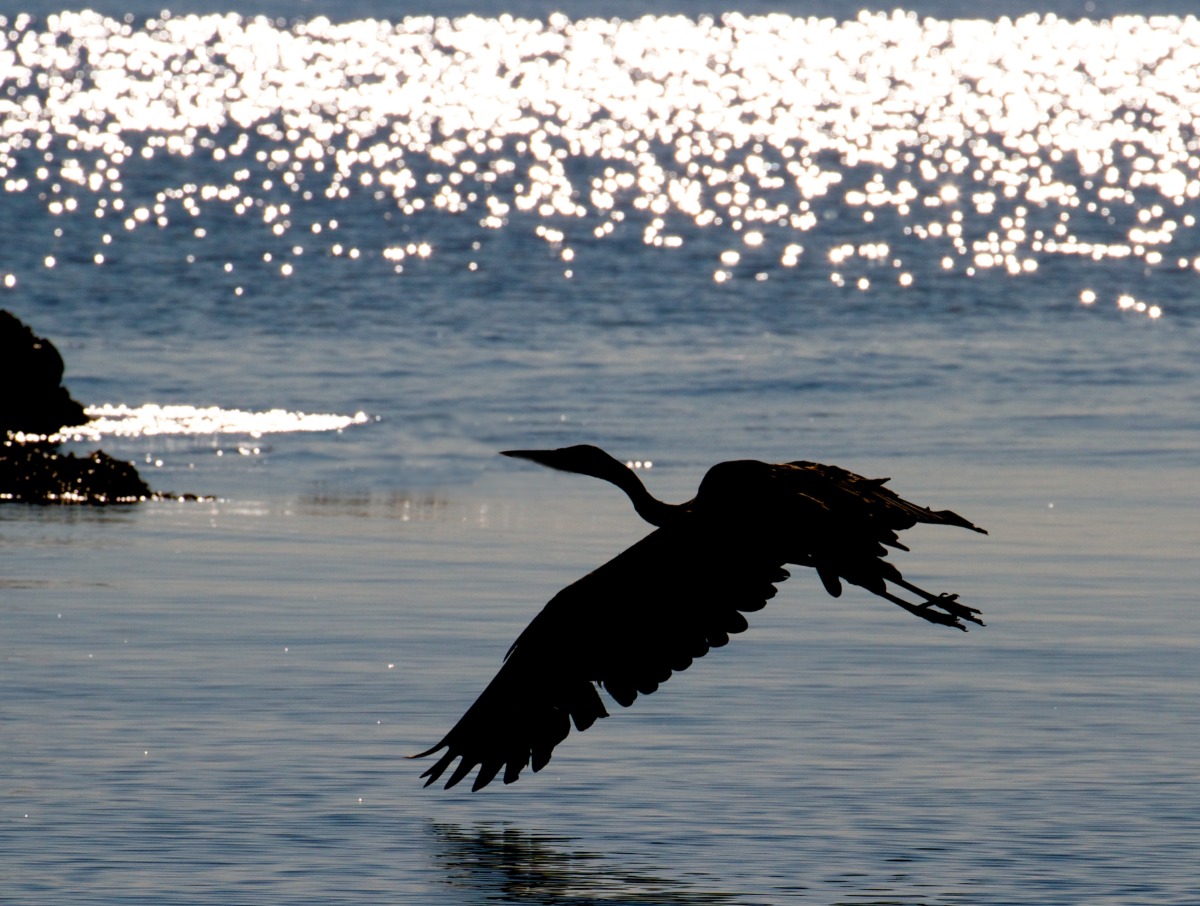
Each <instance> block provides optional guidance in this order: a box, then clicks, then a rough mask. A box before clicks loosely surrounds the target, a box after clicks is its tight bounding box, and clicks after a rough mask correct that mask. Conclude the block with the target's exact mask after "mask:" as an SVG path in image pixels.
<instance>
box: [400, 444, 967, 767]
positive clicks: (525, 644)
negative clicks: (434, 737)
mask: <svg viewBox="0 0 1200 906" xmlns="http://www.w3.org/2000/svg"><path fill="white" fill-rule="evenodd" d="M505 455H506V456H514V457H517V458H519V459H528V460H530V461H532V462H536V463H540V464H541V465H544V466H548V467H550V468H552V469H558V470H560V471H565V472H576V473H579V474H582V475H591V476H593V477H596V478H601V479H603V480H605V481H608V482H611V483H612V484H615V485H616V486H617V487H619V488H620V489H621V490H622V491H624V492H625V494H626V495H627V496H628V497H629V499H630V501H631V502H632V503H633V507H634V509H635V510H636V511H637V513H638V515H639V516H641V517H642V518H643V519H645V520H646V521H647V522H649V523H650V524H651V525H654V526H657V529H656V530H655V531H654V532H651V533H650V534H649V535H647V536H646V537H645V538H643V539H642V540H641V541H639V542H638V543H637V544H635V545H633V547H631V548H629V549H628V550H626V551H625V552H624V553H622V554H620V555H619V556H617V557H615V558H614V559H612V560H610V561H609V562H608V563H606V564H604V565H603V566H601V567H600V568H599V569H597V570H595V571H594V572H592V573H589V574H588V575H586V576H584V577H583V578H582V579H580V580H579V581H578V582H575V583H574V584H573V585H570V586H568V587H567V588H565V589H563V590H562V591H561V592H559V593H558V594H557V595H555V596H554V598H553V599H552V600H551V601H550V603H549V604H547V605H546V606H545V607H544V608H543V609H542V611H541V613H539V614H538V615H537V616H536V617H535V618H534V619H533V621H532V622H531V623H530V624H529V625H528V626H527V627H526V628H525V630H524V631H523V632H522V633H521V635H520V636H519V637H518V638H517V640H516V642H514V643H513V645H512V647H511V648H509V650H508V654H507V655H506V656H505V660H504V665H503V666H502V667H501V668H500V672H499V673H497V674H496V677H495V678H494V679H493V680H492V682H491V683H490V684H489V685H488V687H487V688H486V689H484V691H483V693H482V694H481V695H480V696H479V698H478V699H477V700H476V701H475V704H473V705H472V706H471V707H470V708H469V709H468V710H467V712H466V714H464V715H463V717H462V719H461V720H459V722H458V723H457V724H455V725H454V727H453V728H452V729H451V730H450V732H449V733H447V734H446V735H445V736H444V737H443V738H442V740H441V741H440V742H439V743H438V744H437V745H435V746H433V747H432V748H430V749H427V750H426V751H424V752H421V753H419V754H418V755H414V756H412V757H414V758H423V757H425V756H427V755H432V754H434V753H435V752H438V751H440V750H441V749H445V750H446V751H445V752H444V753H443V754H442V755H441V757H440V758H439V759H438V760H437V761H436V762H435V763H434V764H433V766H432V767H430V768H429V769H428V770H426V771H425V773H424V774H422V775H421V776H422V777H425V778H427V780H426V786H428V785H429V784H431V783H433V782H435V781H436V780H438V779H439V778H440V777H441V776H442V774H443V773H445V771H446V769H447V768H449V766H450V765H451V764H452V763H453V762H454V760H455V759H459V763H458V765H457V766H456V767H455V769H454V770H453V771H452V772H451V774H450V777H449V779H448V780H447V781H446V787H452V786H454V785H455V784H457V783H458V782H459V781H460V780H462V779H463V778H464V777H465V776H467V774H469V773H470V772H471V770H472V769H473V768H475V767H476V766H478V767H479V773H478V774H477V775H476V778H475V782H474V784H473V785H472V789H473V790H479V789H481V788H483V787H484V786H487V784H488V783H490V782H491V781H492V779H493V778H494V777H495V776H496V775H497V774H498V773H499V772H500V771H501V769H503V770H504V782H505V783H512V782H513V781H514V780H516V779H517V777H519V776H520V773H521V771H522V770H523V769H524V768H525V767H526V766H527V765H530V764H532V766H533V769H534V770H535V771H538V770H540V769H541V768H543V767H545V765H546V763H547V762H548V761H549V760H550V755H551V752H552V751H553V750H554V747H555V746H557V745H558V744H559V743H560V742H562V741H563V740H564V739H566V737H567V735H568V734H569V733H570V731H571V725H572V724H574V725H575V729H576V730H579V731H583V730H586V729H587V728H588V727H590V726H591V725H592V724H593V723H595V722H596V721H597V720H598V719H600V718H602V717H607V716H608V711H607V710H606V709H605V706H604V702H603V701H602V700H601V698H600V695H599V692H598V691H597V686H602V687H603V688H604V689H605V690H606V691H607V692H608V694H609V695H611V696H612V698H613V699H614V700H616V702H617V703H618V704H620V705H622V706H625V707H628V706H629V705H631V704H633V702H634V700H635V699H636V698H637V696H638V693H641V694H642V695H649V694H650V693H652V692H654V691H655V690H656V689H657V688H658V686H659V684H660V683H662V682H665V681H666V680H667V679H668V678H669V677H670V676H671V674H672V673H673V672H675V671H680V670H685V669H687V667H688V666H689V665H690V664H691V663H692V661H693V660H694V659H695V658H698V657H703V656H704V655H705V654H707V653H708V651H709V649H710V648H717V647H720V646H722V645H724V644H726V643H727V642H728V641H729V636H730V634H731V633H738V632H742V631H744V630H745V629H746V628H747V627H748V623H747V622H746V618H745V616H743V614H744V613H748V612H753V611H757V610H761V609H762V608H763V607H765V606H766V603H767V601H768V600H769V599H770V598H772V597H774V596H775V585H776V584H777V583H779V582H782V581H783V580H784V579H786V578H787V577H788V573H787V571H786V570H785V569H784V565H785V564H792V565H798V566H807V567H811V568H813V569H815V570H816V572H817V575H818V577H820V579H821V582H822V584H823V585H824V586H825V589H826V591H828V592H829V594H831V595H833V596H834V597H837V596H839V595H840V594H841V593H842V582H843V580H844V581H846V582H849V583H851V584H852V585H858V586H860V587H862V588H865V589H866V590H867V591H870V592H872V593H873V594H876V595H878V596H879V597H881V598H884V599H885V600H887V601H890V602H892V603H893V604H896V605H898V606H899V607H901V608H903V609H904V610H906V611H908V612H909V613H911V614H913V615H915V616H918V617H920V618H922V619H924V620H928V621H929V622H931V623H937V624H940V625H943V626H952V627H954V628H957V629H961V630H963V631H964V632H965V631H966V629H967V627H966V625H965V624H966V623H974V624H977V625H980V626H982V625H983V621H982V620H981V619H980V618H979V613H980V612H979V611H978V610H977V609H975V608H974V607H968V606H967V605H965V604H962V603H960V602H959V600H958V595H953V594H932V593H930V592H927V591H925V590H924V589H922V588H920V587H919V586H917V585H914V584H912V583H911V582H908V581H906V580H905V579H904V577H903V576H902V575H901V574H900V570H898V569H897V568H896V567H895V566H893V565H892V563H891V562H889V561H888V560H885V559H884V557H885V555H886V554H887V547H891V548H895V549H897V550H908V548H907V547H905V546H904V545H903V544H901V543H900V540H899V538H898V536H897V532H899V531H902V530H904V529H908V528H911V527H912V526H914V525H916V524H917V523H927V524H932V525H955V526H960V527H962V528H967V529H971V530H973V531H976V532H981V533H984V534H986V532H984V530H983V529H981V528H979V527H978V526H976V525H973V524H972V523H970V522H968V521H967V520H966V519H964V518H963V517H961V516H959V515H958V514H957V513H953V512H951V511H950V510H931V509H928V508H926V507H922V506H917V505H916V504H914V503H910V502H909V501H907V500H905V499H903V498H902V497H900V496H899V495H897V494H896V493H894V492H893V491H891V490H889V489H887V488H886V487H884V484H885V483H886V482H887V481H888V479H886V478H876V479H872V478H863V477H862V476H861V475H855V474H854V473H853V472H847V471H846V470H845V469H840V468H838V467H837V466H827V465H822V464H820V463H813V462H790V463H780V464H770V463H764V462H756V461H753V460H741V461H736V462H723V463H718V464H717V465H715V466H713V467H712V468H711V469H709V471H708V474H706V475H705V476H704V480H703V481H702V482H701V483H700V489H699V490H698V491H697V493H696V496H695V497H694V498H693V499H692V500H690V501H688V502H687V503H682V504H668V503H663V502H662V501H661V500H657V499H655V498H654V497H652V496H651V495H650V493H649V492H648V491H647V490H646V488H645V486H644V485H643V484H642V482H641V479H639V478H638V477H637V475H636V473H635V472H634V471H633V470H632V469H631V468H629V467H628V466H626V465H624V464H622V463H620V462H618V461H617V460H615V459H614V458H613V457H611V456H609V455H608V454H607V453H605V452H604V451H603V450H601V449H599V448H598V447H593V446H588V445H581V446H574V447H564V448H562V449H558V450H510V451H507V452H506V453H505ZM897 591H898V592H899V593H897ZM902 595H904V596H903V597H902ZM913 597H916V598H917V600H916V601H913V600H912V598H913Z"/></svg>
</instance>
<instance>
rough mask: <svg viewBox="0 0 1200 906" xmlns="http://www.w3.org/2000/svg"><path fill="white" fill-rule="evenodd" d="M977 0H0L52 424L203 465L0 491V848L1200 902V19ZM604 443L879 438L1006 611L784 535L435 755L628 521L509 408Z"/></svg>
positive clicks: (139, 858)
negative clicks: (292, 3) (132, 1)
mask: <svg viewBox="0 0 1200 906" xmlns="http://www.w3.org/2000/svg"><path fill="white" fill-rule="evenodd" d="M944 6H945V4H942V5H941V6H940V7H938V9H936V10H932V12H933V15H930V13H931V10H930V9H928V8H925V9H923V10H922V12H923V13H924V15H922V16H917V15H909V14H902V13H898V14H863V15H860V16H858V17H843V18H842V19H837V20H835V19H833V18H826V19H820V18H816V17H815V16H814V17H806V16H797V17H790V16H781V15H771V16H766V15H762V16H755V15H748V14H731V15H728V16H725V17H701V16H692V17H690V18H684V17H679V16H657V17H645V18H636V17H634V16H632V15H629V16H626V17H624V18H621V19H590V18H586V16H585V15H583V14H582V13H581V14H578V15H576V14H575V13H574V12H572V15H571V16H569V17H568V16H566V15H561V14H559V15H549V14H546V15H544V16H543V18H541V19H533V18H529V17H522V16H514V15H501V14H499V13H498V12H496V11H491V12H488V13H487V14H486V15H479V16H474V17H470V18H455V19H448V18H447V19H438V18H433V17H425V18H421V17H411V18H407V19H400V18H398V17H397V18H393V19H392V20H390V21H385V20H384V19H382V18H380V19H368V17H367V14H366V13H369V12H372V11H371V10H366V12H364V13H363V15H355V16H353V17H348V14H346V13H343V14H342V15H336V16H335V15H332V13H331V16H330V18H329V19H326V18H321V17H318V16H317V15H316V12H315V11H312V10H307V9H306V10H305V11H304V15H305V18H304V19H302V20H290V19H289V20H283V19H276V18H255V17H253V16H248V15H246V16H239V15H236V14H232V13H231V14H223V15H205V16H200V15H186V14H184V13H183V12H182V11H177V12H176V13H174V14H171V15H161V14H159V13H158V12H157V11H155V12H153V13H152V14H149V15H148V16H147V15H130V16H128V17H126V16H123V15H121V14H118V15H116V16H114V17H112V18H105V17H103V16H100V15H98V14H92V13H62V14H48V13H38V14H37V15H32V14H19V13H4V14H3V16H2V17H0V186H2V187H3V188H2V191H0V287H2V288H0V305H3V306H4V307H6V308H9V309H10V310H12V311H14V312H15V313H16V314H17V315H18V316H19V317H21V318H22V319H24V320H25V321H27V322H28V323H29V324H30V325H31V326H32V327H33V328H34V329H35V331H37V332H38V333H39V334H42V335H44V336H47V337H49V338H50V339H52V340H53V341H54V342H55V343H56V344H57V345H58V346H59V348H60V349H61V351H62V352H63V355H64V358H65V359H66V362H67V384H68V386H69V388H70V389H71V391H72V393H73V394H74V395H75V396H76V397H77V398H78V399H80V400H81V401H82V402H83V403H85V404H86V405H88V406H89V407H90V409H91V411H92V412H93V413H94V414H96V415H98V416H100V419H99V420H98V421H97V422H96V423H94V424H93V425H92V426H91V428H90V430H89V431H88V432H86V433H84V432H81V433H79V434H78V435H76V434H72V435H71V437H70V438H68V444H69V445H70V446H71V447H73V448H77V449H85V450H86V449H91V448H92V447H94V446H95V445H96V444H100V445H102V446H103V447H104V449H106V450H107V451H108V452H110V453H112V454H114V455H118V456H123V457H125V458H127V459H132V460H134V461H135V462H137V464H138V465H139V468H141V469H142V471H143V473H144V475H145V477H146V478H147V479H148V480H149V481H150V483H151V484H152V485H153V486H154V487H156V488H158V489H162V490H170V491H178V492H193V493H198V494H203V495H211V496H212V497H213V498H215V499H212V500H207V501H204V502H189V503H183V504H181V503H166V502H154V503H150V504H147V505H145V506H140V507H137V508H134V509H119V510H116V509H114V510H80V509H32V508H25V507H16V508H11V507H6V508H3V509H0V596H2V597H0V690H2V692H3V701H4V705H3V707H2V708H0V762H2V763H3V764H4V765H5V771H4V773H3V776H2V779H0V851H3V852H4V853H5V857H4V861H3V863H2V864H0V879H2V882H3V888H2V889H3V891H4V893H3V894H0V899H2V898H4V897H9V898H11V899H13V901H14V902H62V901H64V899H69V900H71V901H72V902H95V903H117V902H121V903H125V902H131V901H133V902H138V901H143V902H153V903H164V902H188V903H195V902H214V903H215V902H221V903H225V902H240V901H255V902H280V903H283V902H287V903H295V902H321V903H339V902H347V903H349V902H362V901H364V900H367V899H380V898H384V899H389V900H396V901H399V902H405V903H409V902H414V903H424V902H428V903H434V902H437V903H442V902H463V903H476V902H534V903H583V902H612V903H783V902H795V901H807V902H815V903H835V902H842V903H864V902H889V903H909V904H917V903H947V904H950V903H953V904H967V903H971V904H977V903H995V904H1013V903H1030V904H1033V903H1037V904H1048V903H1063V904H1067V903H1082V902H1087V903H1106V902H1108V903H1121V904H1128V903H1155V904H1158V903H1180V904H1183V903H1194V902H1197V901H1200V873H1198V872H1197V870H1196V869H1195V867H1194V866H1195V864H1196V863H1197V857H1198V856H1200V851H1198V850H1200V846H1198V841H1200V825H1198V823H1197V819H1196V816H1195V810H1194V808H1193V804H1194V802H1195V801H1196V800H1197V797H1198V794H1200V775H1198V773H1197V769H1196V765H1197V764H1198V763H1200V732H1198V730H1200V710H1198V709H1197V705H1196V699H1195V691H1196V688H1197V685H1198V683H1200V668H1198V667H1197V665H1198V664H1200V658H1197V650H1196V649H1197V641H1196V640H1197V637H1198V630H1200V621H1198V618H1197V615H1196V605H1195V592H1194V589H1195V587H1196V585H1197V580H1200V573H1198V570H1197V567H1196V565H1195V562H1196V561H1195V551H1196V548H1197V542H1200V533H1198V532H1197V529H1196V523H1195V508H1196V506H1195V505H1196V496H1197V494H1196V487H1197V484H1196V458H1197V453H1196V451H1197V440H1198V434H1200V432H1198V420H1197V416H1196V412H1197V411H1200V408H1198V407H1200V390H1198V385H1197V382H1196V367H1195V362H1196V357H1195V349H1196V348H1197V345H1198V343H1197V341H1198V339H1200V337H1198V336H1197V330H1198V325H1200V319H1198V317H1197V312H1198V311H1200V309H1198V307H1197V295H1198V293H1197V289H1196V287H1197V285H1198V281H1200V274H1198V273H1197V271H1198V270H1200V241H1198V238H1200V233H1198V230H1197V224H1196V217H1197V215H1198V214H1200V203H1198V196H1200V140H1198V138H1197V136H1196V134H1195V131H1194V127H1193V125H1192V123H1193V120H1194V118H1195V114H1194V111H1195V110H1196V108H1197V105H1198V104H1200V84H1198V83H1197V71H1200V70H1198V67H1197V66H1196V62H1197V60H1198V59H1200V24H1198V23H1197V20H1196V19H1194V18H1182V17H1146V16H1124V17H1120V18H1114V19H1111V20H1108V21H1101V20H1088V19H1080V18H1079V16H1080V15H1081V14H1082V11H1081V10H1078V9H1076V8H1075V7H1074V6H1070V5H1067V4H1064V5H1062V6H1060V8H1058V15H1057V16H1055V15H1046V16H1040V17H1029V16H1027V17H1016V18H1008V19H999V18H998V19H997V21H983V20H979V21H965V20H954V18H953V11H945V10H944V9H943V7H944ZM354 9H355V10H357V9H359V7H355V8H354ZM746 9H747V10H748V11H749V10H751V9H752V7H746ZM813 9H814V10H815V12H819V13H825V14H827V13H828V12H829V11H828V10H823V9H820V8H818V7H816V6H814V7H813ZM1119 11H1120V10H1114V12H1119ZM939 12H941V14H938V13H939ZM1107 12H1108V8H1107V7H1105V9H1102V10H1099V12H1096V14H1097V15H1100V14H1106V13H1107ZM376 14H377V15H381V13H378V12H376ZM273 15H275V13H273ZM581 440H586V441H590V442H596V443H600V444H602V445H604V446H606V447H608V448H609V449H611V450H612V451H613V452H614V453H616V454H617V455H618V456H620V457H622V458H629V459H630V460H638V461H641V462H642V467H641V468H642V473H643V476H644V477H645V479H646V481H647V483H648V484H649V485H650V487H651V490H652V491H654V492H655V493H657V494H659V495H661V496H663V497H664V498H667V499H671V500H681V499H685V498H686V497H687V496H689V495H690V494H691V493H692V491H693V490H694V488H695V486H696V483H697V482H698V481H699V479H700V477H701V476H702V474H703V471H704V469H705V468H706V467H707V466H708V465H709V464H711V463H713V462H716V461H718V460H721V459H725V458H733V457H745V456H754V457H758V458H763V459H769V460H780V459H795V458H809V459H820V460H824V461H829V462H836V463H839V464H841V465H843V466H846V467H848V468H852V469H855V470H856V471H860V472H863V473H866V474H872V475H885V474H890V475H892V477H893V486H894V487H896V489H897V490H899V491H900V492H901V493H903V494H905V495H906V496H909V497H911V498H912V499H915V500H917V501H919V502H921V503H927V504H930V505H933V506H936V507H952V508H953V509H955V510H957V511H959V512H962V513H963V514H964V515H966V516H967V517H968V518H970V519H972V520H974V521H977V522H978V523H980V524H982V525H984V526H986V527H987V528H988V529H989V530H990V531H991V535H989V536H988V537H987V538H981V537H972V536H969V535H968V533H957V534H956V533H954V532H951V531H948V530H943V531H936V530H933V529H929V530H926V531H923V532H921V533H918V534H916V535H915V536H914V537H913V538H911V546H912V547H913V552H912V553H910V554H904V555H903V560H902V563H903V565H904V568H905V571H906V573H907V574H909V575H910V576H911V577H912V578H914V579H916V580H917V581H919V582H922V583H923V584H928V585H930V586H934V587H936V588H938V589H942V588H945V589H948V590H954V591H958V592H960V593H962V595H963V597H964V599H965V600H967V601H968V602H970V603H972V604H974V605H976V606H980V607H982V608H983V609H984V611H985V616H986V618H987V620H988V623H989V625H988V627H987V628H984V629H979V630H977V631H973V632H971V633H970V634H969V635H967V636H962V635H961V634H959V633H953V637H950V636H951V634H950V633H944V632H939V631H938V630H937V629H936V628H935V627H930V626H926V625H923V624H919V625H913V624H917V621H915V620H912V619H911V618H909V617H908V616H907V615H905V614H903V613H901V612H899V611H898V610H896V608H892V607H890V605H887V604H886V603H885V602H876V601H874V600H867V599H866V596H865V595H862V596H856V595H852V594H847V595H846V596H845V597H844V598H842V599H839V600H837V601H834V600H833V599H830V598H827V597H826V596H825V595H824V592H823V591H822V590H821V588H820V583H819V582H818V581H817V580H816V579H815V577H813V576H810V575H802V574H798V575H796V576H794V577H793V578H792V579H791V580H789V582H788V583H787V584H786V585H785V586H784V587H783V589H782V590H781V594H780V595H779V597H778V598H777V599H776V600H775V601H774V602H773V603H772V606H771V607H769V608H767V610H765V611H764V612H763V613H761V614H759V615H756V616H755V619H754V620H753V626H752V629H751V631H750V632H749V633H747V634H746V635H745V636H743V637H740V638H739V639H737V641H736V643H735V644H732V645H730V646H729V648H727V649H724V650H722V651H720V652H716V653H714V654H713V655H712V656H710V657H708V658H706V659H705V660H704V661H703V662H701V663H699V664H697V665H696V666H695V667H693V668H692V669H690V670H689V671H687V672H686V673H685V674H683V675H680V676H678V677H676V678H673V679H672V680H671V682H670V683H668V684H667V685H666V686H664V688H663V689H662V690H660V691H659V692H658V693H656V694H655V695H654V696H651V697H648V698H644V699H641V700H639V701H638V702H637V704H636V706H635V707H634V708H632V709H630V710H628V711H624V710H623V711H622V713H620V714H619V715H615V716H614V718H613V719H612V720H610V721H605V722H603V725H602V726H597V727H595V728H593V729H592V730H589V731H588V732H587V734H585V735H576V736H574V737H573V738H572V739H570V740H568V741H567V743H565V744H564V745H563V746H562V747H561V748H560V749H559V750H558V753H557V754H556V755H555V758H554V761H553V762H551V764H550V765H549V766H548V768H547V769H546V770H545V771H544V772H542V773H541V774H539V775H536V776H534V775H530V776H527V777H525V778H523V779H522V780H521V781H520V783H518V784H515V785H513V786H512V787H507V788H502V789H498V790H495V791H493V790H492V789H490V788H489V790H488V791H487V792H485V793H481V794H477V795H474V796H472V795H470V794H468V793H460V792H459V791H458V790H457V789H456V790H454V791H451V792H449V793H447V792H442V791H434V790H423V789H422V788H421V787H420V785H419V783H418V782H417V775H418V774H419V772H420V769H421V767H420V766H419V765H417V764H414V763H412V762H408V761H406V760H404V759H403V758H402V757H401V756H403V755H404V754H408V753H411V752H414V751H419V750H420V749H422V748H425V747H426V746H428V745H429V744H430V743H431V742H432V741H433V740H434V739H436V738H438V737H440V735H441V734H442V733H443V732H444V731H445V730H446V729H447V728H448V726H449V725H450V723H451V722H452V721H453V720H454V719H455V718H457V716H458V715H459V714H460V713H461V711H462V709H463V708H464V707H465V706H466V705H467V704H469V702H470V701H471V700H472V698H473V696H474V695H475V694H476V693H477V692H478V691H479V690H480V689H481V688H482V686H483V684H484V683H485V682H486V681H487V679H488V678H489V677H490V676H491V675H492V671H493V670H494V669H495V667H496V666H497V665H498V663H499V659H500V657H501V655H502V654H503V652H504V650H505V649H506V648H507V646H508V644H509V642H510V641H511V640H512V638H514V637H515V635H516V634H517V633H518V632H519V631H520V629H521V627H522V626H523V625H524V624H525V623H526V622H527V621H528V619H529V618H530V617H531V616H532V614H533V613H534V612H536V610H537V608H538V607H539V606H540V603H541V602H543V601H545V600H548V599H549V598H550V597H551V596H552V595H553V594H554V592H555V591H557V590H558V589H559V588H561V587H562V586H563V585H565V584H567V583H568V582H570V581H572V580H573V579H575V578H577V577H578V576H579V575H581V574H582V573H583V572H585V571H587V570H588V569H591V568H593V567H595V566H596V565H597V564H599V563H601V562H603V561H604V560H606V559H607V558H609V557H611V556H612V555H613V554H614V553H616V552H617V551H619V550H620V549H621V548H622V547H623V546H625V545H627V544H629V543H632V542H633V541H634V540H636V539H637V538H638V537H640V535H641V534H642V527H641V526H640V525H639V524H638V523H637V520H636V518H635V517H634V516H633V514H631V513H630V512H629V511H628V506H627V504H626V503H625V501H623V500H622V499H620V497H619V495H617V494H616V493H615V492H612V491H611V489H608V488H603V487H598V486H593V485H594V483H589V482H588V481H587V480H586V479H582V478H580V479H573V478H572V477H570V476H561V475H555V474H552V473H549V472H539V471H537V470H535V469H533V468H532V467H525V468H522V467H521V466H520V465H518V464H515V463H513V462H512V461H508V460H501V459H499V458H498V457H496V456H495V452H496V451H497V450H499V449H508V448H512V447H532V446H554V445H559V444H563V443H571V442H577V441H581ZM649 461H652V462H653V465H652V466H651V465H649ZM958 534H961V535H963V536H966V537H958ZM797 572H798V573H799V572H800V571H797ZM892 611H896V612H895V613H893V612H892Z"/></svg>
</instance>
